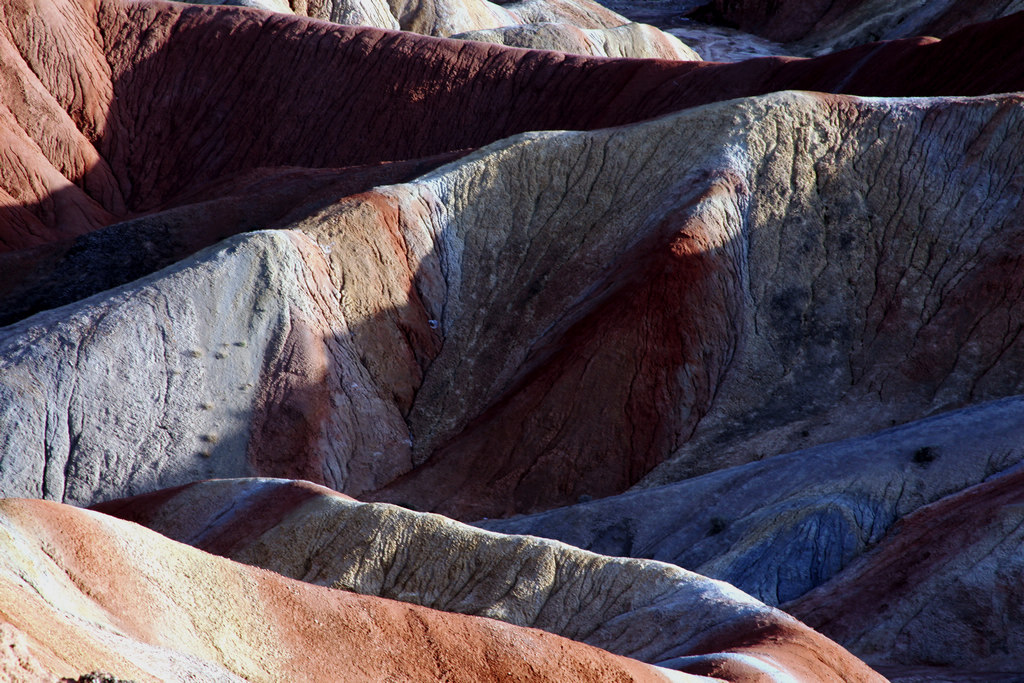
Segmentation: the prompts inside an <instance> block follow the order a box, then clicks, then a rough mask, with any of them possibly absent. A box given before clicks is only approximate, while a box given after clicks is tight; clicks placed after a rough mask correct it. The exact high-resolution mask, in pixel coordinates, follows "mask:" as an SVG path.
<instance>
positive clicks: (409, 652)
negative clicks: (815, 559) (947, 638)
mask: <svg viewBox="0 0 1024 683" xmlns="http://www.w3.org/2000/svg"><path fill="white" fill-rule="evenodd" d="M0 549H2V552H0V620H2V621H3V626H2V627H0V638H2V640H0V642H2V643H3V645H4V648H3V649H4V651H5V652H10V651H12V650H13V652H14V653H15V656H16V657H17V660H16V661H15V662H11V661H10V658H5V660H4V661H3V664H2V666H3V667H4V669H2V670H3V671H5V672H6V673H9V674H11V676H12V678H13V679H14V680H54V679H55V678H56V677H58V676H67V677H70V678H73V679H77V678H78V676H79V675H80V674H82V673H87V672H89V671H97V670H98V671H109V672H112V673H116V674H117V676H118V677H119V678H124V679H128V678H131V679H136V680H146V681H156V680H161V681H167V680H203V681H241V680H246V681H280V680H349V681H383V680H388V679H389V678H399V679H401V680H422V681H433V680H440V679H447V680H451V681H467V682H469V681H474V682H475V681H505V680H509V678H510V677H511V678H512V679H513V680H515V679H516V678H529V680H550V681H581V682H582V681H607V680H609V679H614V680H629V681H662V682H664V681H689V680H698V679H696V678H695V677H690V676H687V675H685V674H681V673H678V672H675V671H668V670H665V669H658V668H655V667H652V666H649V665H646V664H642V663H640V662H637V661H635V660H631V659H627V658H624V657H618V656H615V655H611V654H609V653H607V652H604V651H602V650H598V649H596V648H593V647H589V646H587V645H584V644H581V643H576V642H572V641H570V640H567V639H564V638H560V637H558V636H554V635H551V634H548V633H544V632H542V631H538V630H534V629H526V628H521V627H516V626H512V625H509V624H506V623H502V622H498V621H494V620H490V619H483V618H478V617H468V616H462V615H457V614H445V613H442V612H438V611H435V610H430V609H426V608H423V607H418V606H414V605H408V604H403V603H399V602H394V601H391V600H385V599H381V598H374V597H367V596H362V595H356V594H354V593H351V592H346V591H340V590H334V589H330V588H324V587H320V586H314V585H311V584H308V583H304V582H301V581H295V580H292V579H287V578H284V577H282V576H280V575H278V574H274V573H272V572H268V571H264V570H261V569H256V568H253V567H249V566H246V565H241V564H237V563H235V562H231V561H229V560H225V559H222V558H219V557H215V556H213V555H209V554H207V553H203V552H200V551H198V550H195V549H193V548H191V547H189V546H187V545H183V544H180V543H176V542H174V541H171V540H168V539H166V538H164V537H162V536H160V535H159V534H156V533H153V532H152V531H149V530H148V529H144V528H142V527H140V526H138V525H135V524H130V523H128V522H124V521H121V520H117V519H113V518H111V517H107V516H106V515H101V514H98V513H95V512H89V511H85V510H79V509H75V508H72V507H69V506H65V505H60V504H56V503H50V502H44V501H28V500H5V501H2V502H0ZM822 640H823V641H824V642H828V641H825V639H824V638H822ZM862 666H863V665H862ZM703 680H707V679H703Z"/></svg>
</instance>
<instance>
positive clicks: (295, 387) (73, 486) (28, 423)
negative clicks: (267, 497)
mask: <svg viewBox="0 0 1024 683" xmlns="http://www.w3.org/2000/svg"><path fill="white" fill-rule="evenodd" d="M328 270H329V266H328V264H327V262H326V261H325V260H324V254H323V252H322V249H321V248H320V246H319V245H317V244H316V243H315V242H313V241H311V240H310V239H309V238H307V237H305V236H302V235H299V234H297V233H284V232H264V233H254V234H251V235H246V236H242V237H238V238H234V239H233V240H229V241H227V242H224V243H222V244H221V245H219V246H218V247H215V248H213V249H212V250H210V251H207V252H203V253H201V254H200V255H198V256H196V257H194V258H192V259H190V260H189V261H187V262H184V263H183V264H182V265H180V266H175V267H173V268H171V269H169V270H167V271H163V272H161V273H158V274H157V275H155V276H152V277H149V278H146V279H143V280H140V281H138V282H136V283H134V284H133V285H132V286H131V287H128V288H122V289H117V290H113V291H111V292H107V293H104V294H101V295H97V296H96V297H94V298H92V299H88V300H86V301H84V302H81V303H79V304H75V305H74V306H73V307H71V308H66V309H57V310H56V311H53V312H48V313H43V314H40V315H38V316H35V317H33V318H30V319H29V320H27V321H25V322H23V323H19V324H17V325H14V326H11V327H8V328H5V330H4V341H3V342H2V347H3V350H2V351H0V356H2V359H3V360H2V361H0V374H2V377H3V382H2V383H0V396H2V398H0V406H2V408H0V424H2V425H3V427H2V429H0V453H2V454H3V461H2V467H3V472H4V477H3V481H2V483H0V489H2V491H3V494H4V495H5V496H34V497H44V498H50V499H55V500H62V501H68V502H75V503H88V502H92V501H95V500H97V499H102V498H110V497H116V496H118V495H121V494H122V493H123V492H124V491H136V492H141V491H146V490H153V489H155V488H161V487H163V486H165V485H171V484H178V483H182V482H185V481H192V480H195V479H198V478H206V477H217V476H235V475H237V474H238V473H239V472H259V473H264V474H270V473H274V474H277V475H279V476H294V477H304V478H312V479H316V480H318V481H323V482H326V483H329V484H332V485H334V486H335V487H338V488H341V487H343V486H344V487H348V488H350V489H351V488H352V487H353V486H354V487H355V488H354V489H352V490H358V489H366V488H375V487H377V486H380V485H382V484H384V483H386V482H387V481H389V480H390V479H391V478H393V477H394V476H396V475H397V474H399V473H400V472H402V471H403V465H402V464H401V463H402V461H403V460H404V461H405V462H406V465H405V466H404V469H407V468H408V467H409V450H410V449H409V445H408V444H409V442H408V429H407V427H406V426H405V422H404V421H403V419H402V415H401V413H399V412H398V409H397V408H396V406H395V403H394V401H393V400H392V397H391V396H390V395H384V396H381V395H380V394H379V391H378V390H377V388H376V387H375V386H374V384H373V382H372V379H371V378H370V377H369V376H368V375H367V374H366V373H367V371H366V369H365V368H364V367H363V365H362V364H361V363H360V361H359V357H358V352H357V351H356V349H355V348H354V346H353V342H352V339H351V336H350V331H349V329H348V327H347V323H346V319H345V316H344V314H343V313H342V311H341V310H340V309H339V308H338V299H339V296H338V294H337V293H336V291H334V290H333V289H332V284H331V280H330V275H329V273H328ZM421 326H422V327H423V328H424V334H428V333H429V332H430V330H429V328H427V325H426V320H425V319H423V320H422V321H421ZM69 380H70V381H69ZM33 434H38V435H41V436H42V437H43V439H42V440H37V439H36V438H35V437H33V436H32V435H33ZM383 452H387V453H388V455H389V458H388V459H387V462H382V461H381V458H380V454H381V453H383ZM403 452H404V453H405V455H404V456H403V455H402V453H403ZM352 456H354V457H352ZM387 470H390V472H387ZM360 479H362V480H363V482H362V484H357V483H356V482H357V481H359V480H360ZM346 482H347V483H346Z"/></svg>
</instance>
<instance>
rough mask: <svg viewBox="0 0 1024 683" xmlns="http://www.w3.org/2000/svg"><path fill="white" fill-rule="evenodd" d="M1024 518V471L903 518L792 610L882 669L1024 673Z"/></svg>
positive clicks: (1009, 474) (959, 493)
mask: <svg viewBox="0 0 1024 683" xmlns="http://www.w3.org/2000/svg"><path fill="white" fill-rule="evenodd" d="M1022 513H1024V470H1022V469H1021V468H1020V467H1016V468H1014V469H1013V470H1012V471H1010V472H1007V473H1005V474H1002V475H1000V476H998V477H993V478H991V479H989V480H987V481H985V482H984V483H981V484H978V485H976V486H973V487H970V488H967V489H966V490H964V491H960V492H958V493H955V494H953V495H950V496H947V497H945V498H943V499H941V500H939V501H937V502H935V503H932V504H931V505H928V506H925V507H922V508H921V509H919V510H917V511H916V512H915V513H914V514H912V515H909V516H907V517H906V518H904V519H902V520H900V522H899V524H897V525H896V527H895V528H893V529H892V530H891V531H890V532H889V534H888V535H887V536H886V537H885V538H884V539H882V540H881V542H880V543H879V544H878V545H877V547H875V548H873V549H872V550H871V552H869V553H867V554H865V555H863V556H862V557H860V558H858V559H857V560H856V561H855V562H854V563H853V564H852V565H851V566H850V567H849V568H848V569H847V570H846V571H845V572H843V573H842V574H840V575H839V576H837V577H836V578H835V579H833V580H832V581H831V582H829V583H826V584H825V585H823V586H821V587H820V588H818V589H816V590H814V591H811V592H810V593H808V594H807V595H805V596H803V597H801V598H800V599H799V600H797V601H795V602H793V603H790V604H788V605H787V606H786V608H787V609H788V610H789V611H790V612H792V613H793V614H795V615H797V616H798V617H800V618H802V619H804V620H806V621H808V622H809V623H812V624H814V625H815V626H816V627H818V628H819V629H821V630H823V631H824V632H826V633H829V634H831V635H832V636H833V637H837V638H840V639H841V640H842V641H843V642H846V643H849V644H850V645H851V646H852V647H854V648H856V649H857V651H859V652H860V653H862V655H863V656H865V657H866V658H868V659H869V660H871V661H875V662H878V663H885V664H897V663H899V664H917V663H920V662H927V663H930V664H933V665H954V666H964V665H970V666H972V667H974V668H975V669H977V670H982V671H986V670H987V671H1016V672H1018V675H1021V674H1022V672H1021V669H1022V667H1021V662H1022V661H1024V648H1022V643H1024V638H1022V635H1024V634H1022V633H1021V629H1022V621H1021V616H1022V615H1024V598H1022V596H1021V593H1020V589H1019V586H1020V585H1021V580H1022V579H1024V558H1022V557H1021V547H1022V545H1024V538H1022V528H1024V527H1022V524H1021V522H1022ZM854 596H856V598H855V597H854Z"/></svg>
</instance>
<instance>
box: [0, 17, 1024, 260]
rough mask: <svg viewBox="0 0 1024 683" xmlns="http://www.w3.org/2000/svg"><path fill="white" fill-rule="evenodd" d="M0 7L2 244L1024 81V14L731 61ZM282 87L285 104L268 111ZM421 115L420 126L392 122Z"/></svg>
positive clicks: (271, 21)
mask: <svg viewBox="0 0 1024 683" xmlns="http://www.w3.org/2000/svg"><path fill="white" fill-rule="evenodd" d="M566 7H570V6H569V5H566ZM563 9H564V8H563ZM565 11H566V12H569V10H568V9H566V10H565ZM2 12H3V15H2V17H0V19H2V22H0V25H2V26H3V30H2V31H0V49H2V50H4V51H5V54H7V55H8V57H7V58H6V59H5V60H4V69H3V78H4V79H5V81H6V83H8V84H9V85H8V86H7V88H8V89H9V90H10V91H11V95H10V96H9V98H8V99H5V102H4V109H3V112H0V113H2V114H3V116H5V117H6V120H7V121H8V124H9V125H6V126H4V130H5V136H7V138H8V139H9V142H8V143H7V144H6V145H5V148H6V149H7V150H8V151H9V152H8V153H9V154H12V155H13V159H14V160H16V161H17V163H13V162H12V163H10V164H5V165H4V170H3V174H4V175H3V177H2V178H0V188H2V189H3V191H4V192H5V193H6V195H9V196H10V200H4V202H3V207H4V209H3V214H2V220H0V247H2V248H3V249H4V250H13V249H19V248H23V247H27V246H32V245H37V244H41V243H45V242H50V241H54V240H57V239H60V238H64V237H73V236H75V235H78V234H81V233H83V232H87V231H89V230H93V229H95V228H97V227H100V226H102V225H106V224H109V223H111V222H113V221H115V220H121V219H125V218H129V217H131V216H134V215H137V214H139V213H143V212H152V211H154V210H156V209H160V208H169V207H170V206H175V205H177V204H178V203H180V202H181V201H184V200H185V199H186V198H187V197H189V196H191V193H193V192H195V190H196V188H198V187H201V186H203V185H205V184H208V183H211V182H214V181H221V180H224V179H225V178H226V177H227V176H230V175H232V174H239V173H244V172H247V171H253V170H254V169H258V168H261V167H279V166H300V167H312V168H330V167H349V166H358V165H364V164H373V163H377V162H381V161H396V160H403V159H410V158H415V157H424V156H430V155H434V154H439V153H443V152H451V151H454V150H460V149H467V148H475V147H478V146H480V145H483V144H486V143H488V142H492V141H494V140H496V139H499V138H502V137H505V136H507V135H510V134H513V133H517V132H522V131H526V130H540V129H590V128H598V127H604V126H614V125H622V124H625V123H630V122H633V121H637V120H641V119H644V118H648V117H651V116H657V115H661V114H665V113H668V112H671V111H675V110H678V109H680V108H683V107H686V106H693V105H698V104H704V103H707V102H711V101H715V100H720V99H726V98H729V97H738V96H747V95H753V94H761V93H766V92H771V91H773V90H778V89H782V88H803V89H815V90H831V91H835V90H841V91H843V92H848V93H855V94H866V95H929V94H935V95H938V94H970V95H973V94H982V93H986V92H1001V91H1012V90H1017V89H1019V88H1020V87H1022V86H1021V84H1022V83H1024V75H1022V71H1024V66H1021V64H1024V59H1015V58H1014V55H1013V54H1012V53H1008V52H1007V50H1013V49H1020V47H1019V41H1018V40H1017V37H1018V36H1019V35H1020V32H1021V28H1020V25H1021V23H1022V22H1024V18H1021V17H1010V18H1008V19H1006V20H1003V21H1002V22H997V23H995V24H992V25H990V26H987V27H982V28H980V29H978V30H976V31H974V32H965V33H961V34H958V36H955V37H954V38H956V39H955V40H954V39H953V38H950V39H949V40H946V41H941V42H939V43H937V44H930V45H920V44H918V43H916V42H913V41H910V42H902V43H895V44H892V45H889V46H887V47H886V48H885V49H883V50H878V49H876V48H873V47H872V48H857V49H854V50H851V51H849V52H846V53H841V54H839V55H835V56H829V57H827V58H824V59H821V60H811V61H806V62H805V61H795V62H794V61H792V60H785V59H774V60H761V61H755V62H750V63H747V64H736V65H718V66H716V65H707V64H702V63H698V62H688V63H675V64H669V63H665V62H624V61H609V60H602V59H596V58H585V57H571V56H566V55H558V54H552V53H540V52H522V51H517V50H507V49H501V48H498V47H496V46H491V47H488V46H485V45H476V44H473V45H467V44H466V43H460V42H438V41H435V40H431V39H428V38H425V37H420V36H414V35H409V34H398V33H389V32H382V31H377V30H373V29H369V28H354V27H341V26H331V25H328V24H324V23H318V22H310V21H305V20H302V19H298V18H296V17H289V16H286V15H271V14H263V13H258V12H251V11H245V10H241V9H232V8H210V7H188V6H180V5H170V4H167V5H164V4H159V3H147V2H137V3H136V2H133V3H128V4H124V3H121V2H119V1H118V0H80V2H76V1H75V0H54V1H53V2H49V3H45V4H41V5H37V4H36V3H28V2H25V1H23V0H17V1H16V2H9V3H5V5H4V7H3V9H2ZM551 19H557V18H556V17H545V18H537V19H536V21H545V20H551ZM570 23H571V22H570ZM577 25H582V24H577ZM26 27H31V28H32V30H26ZM223 35H230V36H231V40H227V41H225V40H223V39H222V36H223ZM210 45H218V46H223V49H218V50H211V49H210V47H209V46H210ZM310 54H314V56H315V58H313V57H310V56H309V55H310ZM936 64H948V65H949V68H944V69H936V68H935V65H936ZM284 65H287V66H284ZM368 65H372V66H369V68H368ZM513 73H514V74H515V78H514V79H513V78H509V74H513ZM237 74H244V76H236V75H237ZM257 84H258V87H257ZM313 84H315V85H316V87H313ZM196 93H202V96H199V97H197V96H196ZM271 94H272V95H273V98H274V101H278V102H288V103H289V106H288V107H278V108H274V107H268V104H267V101H268V97H270V95H271ZM294 111H302V112H304V115H303V116H302V117H295V116H293V115H292V113H293V112H294ZM409 122H415V123H416V130H417V134H416V135H395V134H393V133H394V131H395V130H396V129H404V127H405V126H408V125H409ZM182 131H188V134H187V135H183V134H182ZM367 187H369V186H367ZM6 195H5V196H6ZM258 227H264V226H258Z"/></svg>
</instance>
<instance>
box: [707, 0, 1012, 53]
mask: <svg viewBox="0 0 1024 683" xmlns="http://www.w3.org/2000/svg"><path fill="white" fill-rule="evenodd" d="M1021 11H1024V3H1021V2H1019V0H978V1H977V2H970V3H965V2H955V1H954V0H930V1H929V2H925V3H921V2H908V1H905V0H896V1H895V2H893V1H892V0H841V1H840V2H824V1H821V0H782V1H781V2H768V1H766V0H713V2H710V3H707V4H706V5H704V6H703V7H701V8H700V9H699V10H697V11H696V12H694V13H692V14H691V16H694V17H697V18H698V19H700V20H702V21H707V22H710V23H712V24H719V25H725V26H733V27H736V28H738V29H740V30H742V31H746V32H749V33H753V34H756V35H759V36H763V37H765V38H768V39H770V40H773V41H777V42H779V43H785V44H786V46H787V48H789V49H791V50H796V51H797V52H798V53H800V54H809V53H815V52H827V51H832V50H837V49H844V48H848V47H852V46H854V45H860V44H863V43H871V42H875V41H880V40H883V41H884V40H895V39H899V38H907V37H911V36H935V37H940V38H942V37H945V36H948V35H950V34H951V33H954V32H956V31H958V30H960V29H962V28H965V27H967V26H971V25H973V24H979V23H982V22H986V21H991V20H993V19H998V18H1000V17H1005V16H1009V15H1011V14H1014V13H1017V12H1021Z"/></svg>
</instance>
